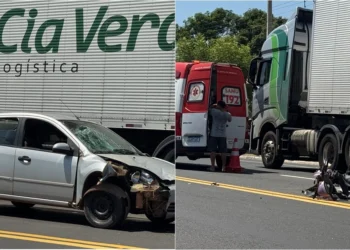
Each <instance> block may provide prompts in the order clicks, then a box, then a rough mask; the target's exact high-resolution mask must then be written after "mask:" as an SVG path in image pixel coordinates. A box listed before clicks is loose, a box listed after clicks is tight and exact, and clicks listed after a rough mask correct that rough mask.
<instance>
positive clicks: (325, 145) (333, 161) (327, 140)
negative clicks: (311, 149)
mask: <svg viewBox="0 0 350 250" xmlns="http://www.w3.org/2000/svg"><path fill="white" fill-rule="evenodd" d="M348 141H349V140H347V143H348ZM345 148H346V146H345ZM345 150H346V149H345ZM338 151H339V148H338V141H337V138H336V137H335V135H334V134H326V135H325V136H324V137H323V138H322V140H321V142H320V145H319V148H318V163H319V166H320V168H323V167H324V166H325V164H326V161H327V160H329V161H330V163H328V166H327V168H329V169H332V170H338V171H339V172H345V171H344V169H346V168H344V165H345V162H344V161H342V158H344V157H343V156H342V155H339V154H338ZM346 153H347V151H345V154H346ZM345 159H346V157H345Z"/></svg>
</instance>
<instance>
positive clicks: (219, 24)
mask: <svg viewBox="0 0 350 250" xmlns="http://www.w3.org/2000/svg"><path fill="white" fill-rule="evenodd" d="M286 21H287V20H286V19H285V18H282V17H278V18H276V17H273V20H272V22H273V28H276V27H278V26H280V25H281V24H283V23H285V22H286ZM176 31H177V33H176V40H177V41H179V40H180V39H181V38H188V39H189V38H194V37H196V36H198V35H200V34H202V35H203V36H204V38H205V39H206V40H207V41H209V40H211V39H215V38H219V37H223V36H236V37H237V41H238V43H239V44H242V45H248V46H249V47H250V51H251V55H257V54H258V53H259V51H260V49H261V47H262V45H263V43H264V41H265V39H266V12H265V11H263V10H260V9H256V8H255V9H249V10H248V11H246V12H245V13H244V14H243V15H242V16H239V15H237V14H235V13H233V12H232V11H230V10H225V9H223V8H217V9H215V10H214V11H212V12H208V11H207V12H205V13H196V14H195V15H194V16H193V17H189V18H187V20H185V21H184V25H183V26H181V27H180V26H178V25H177V27H176Z"/></svg>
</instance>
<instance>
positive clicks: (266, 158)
mask: <svg viewBox="0 0 350 250" xmlns="http://www.w3.org/2000/svg"><path fill="white" fill-rule="evenodd" d="M261 158H262V162H263V164H264V167H265V168H271V169H279V168H281V167H282V165H283V163H284V158H283V156H282V155H278V152H277V136H276V134H275V133H274V132H273V131H268V132H267V133H266V134H265V135H264V138H263V140H262V142H261Z"/></svg>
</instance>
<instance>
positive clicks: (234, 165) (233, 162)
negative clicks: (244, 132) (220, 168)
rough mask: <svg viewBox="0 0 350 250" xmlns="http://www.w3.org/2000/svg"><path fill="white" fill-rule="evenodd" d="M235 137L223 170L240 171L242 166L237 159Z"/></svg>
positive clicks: (237, 152) (237, 151) (237, 150)
mask: <svg viewBox="0 0 350 250" xmlns="http://www.w3.org/2000/svg"><path fill="white" fill-rule="evenodd" d="M237 142H238V140H237V138H235V139H234V141H233V147H232V152H231V156H230V161H229V164H228V165H227V166H226V169H225V170H226V171H225V172H230V173H241V172H243V170H244V168H242V167H241V162H240V160H239V149H238V148H237Z"/></svg>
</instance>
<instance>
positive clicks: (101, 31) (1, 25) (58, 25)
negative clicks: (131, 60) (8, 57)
mask: <svg viewBox="0 0 350 250" xmlns="http://www.w3.org/2000/svg"><path fill="white" fill-rule="evenodd" d="M107 10H108V6H102V7H100V8H99V10H98V13H97V14H96V17H95V19H94V21H93V23H92V25H91V27H90V28H89V30H88V32H87V34H84V24H85V22H84V9H83V8H77V9H76V10H75V24H76V30H75V31H76V38H75V42H76V51H77V52H78V53H85V52H87V51H88V49H89V48H90V45H91V43H92V41H93V40H94V38H95V36H96V34H98V35H97V36H98V37H97V44H98V46H99V48H100V50H101V51H103V52H119V51H121V50H122V45H121V44H118V43H117V44H111V45H109V44H107V42H106V38H108V37H116V36H119V35H121V34H124V33H125V32H126V30H127V28H128V20H127V18H126V17H124V16H121V15H114V16H111V17H109V18H107V20H105V21H104V22H103V19H104V17H105V15H106V13H107ZM38 14H39V13H38V10H37V9H31V10H30V11H29V18H28V19H27V29H26V31H25V34H24V35H23V38H22V43H21V50H22V52H24V53H27V54H30V53H31V52H32V48H30V47H29V42H30V38H31V36H32V34H33V35H34V34H35V31H34V26H35V18H36V17H37V16H38ZM24 15H25V9H24V8H15V9H11V10H9V11H7V12H6V13H5V14H4V15H3V16H2V17H1V18H0V53H5V54H10V53H15V52H17V49H18V45H17V44H12V45H9V44H4V42H3V37H4V34H3V33H4V29H5V26H6V24H7V22H8V21H9V20H10V19H11V18H12V17H15V16H19V17H24ZM148 21H149V22H151V28H152V29H159V31H158V37H157V39H158V46H159V48H160V49H161V50H163V51H170V50H173V49H174V48H175V41H172V42H171V43H168V41H167V35H168V32H169V29H170V25H171V24H172V23H173V22H174V21H175V14H174V13H172V14H170V15H169V16H168V17H166V18H165V19H164V21H163V23H161V20H160V17H159V16H158V15H157V14H155V13H149V14H146V15H145V16H143V17H141V18H140V16H139V15H134V16H133V19H132V23H131V31H130V34H129V39H128V42H127V45H126V51H127V52H129V51H134V50H135V46H136V43H137V38H138V35H139V32H140V30H141V28H142V26H143V25H144V24H145V23H146V22H148ZM114 22H118V23H119V24H120V27H119V28H118V29H114V30H111V29H109V27H110V25H111V24H112V23H114ZM64 23H65V20H64V19H49V20H46V21H45V22H43V23H42V24H41V25H40V27H39V29H38V30H37V31H36V34H35V40H34V46H35V49H36V51H37V52H38V53H39V54H46V53H48V52H50V51H51V52H52V53H58V51H59V46H60V40H61V35H62V31H63V28H64ZM52 26H54V28H55V30H54V34H53V36H52V38H51V41H50V42H49V43H48V44H43V36H44V34H45V31H46V30H47V28H49V27H52Z"/></svg>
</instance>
